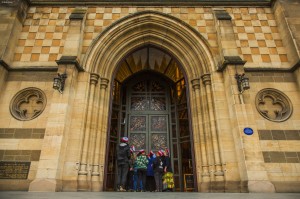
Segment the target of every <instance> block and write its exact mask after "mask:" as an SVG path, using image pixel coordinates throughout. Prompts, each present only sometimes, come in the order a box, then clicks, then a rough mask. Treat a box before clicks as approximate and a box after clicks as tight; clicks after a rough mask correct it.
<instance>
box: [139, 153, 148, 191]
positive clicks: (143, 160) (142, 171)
mask: <svg viewBox="0 0 300 199" xmlns="http://www.w3.org/2000/svg"><path fill="white" fill-rule="evenodd" d="M147 165H148V159H147V157H146V154H145V150H144V149H141V150H140V151H139V153H138V155H137V158H136V168H137V173H138V182H137V191H141V192H145V185H146V175H147Z"/></svg>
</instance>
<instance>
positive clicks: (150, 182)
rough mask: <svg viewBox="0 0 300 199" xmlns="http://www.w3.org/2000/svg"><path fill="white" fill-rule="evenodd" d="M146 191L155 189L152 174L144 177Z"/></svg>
mask: <svg viewBox="0 0 300 199" xmlns="http://www.w3.org/2000/svg"><path fill="white" fill-rule="evenodd" d="M146 191H155V180H154V176H147V178H146Z"/></svg>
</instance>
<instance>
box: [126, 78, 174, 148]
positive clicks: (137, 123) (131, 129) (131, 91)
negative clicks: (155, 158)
mask: <svg viewBox="0 0 300 199" xmlns="http://www.w3.org/2000/svg"><path fill="white" fill-rule="evenodd" d="M127 93H128V95H127V100H126V101H127V103H126V106H127V107H126V115H127V117H126V118H127V122H126V123H127V124H128V125H127V126H126V127H127V128H126V129H127V134H128V137H129V140H130V144H131V145H134V146H135V149H136V150H140V149H145V150H146V153H149V152H150V151H153V152H156V151H158V150H160V149H164V150H165V149H166V148H169V143H170V140H169V132H170V123H169V120H170V113H171V112H170V106H169V104H170V101H169V96H170V91H169V88H168V86H167V84H166V83H165V82H164V81H162V80H160V79H153V78H151V79H150V78H145V77H144V78H141V79H138V80H136V81H133V82H132V83H130V84H129V85H128V87H127Z"/></svg>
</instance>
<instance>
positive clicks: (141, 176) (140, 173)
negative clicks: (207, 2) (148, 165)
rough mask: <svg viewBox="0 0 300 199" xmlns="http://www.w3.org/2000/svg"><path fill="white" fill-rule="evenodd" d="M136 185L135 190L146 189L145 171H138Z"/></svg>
mask: <svg viewBox="0 0 300 199" xmlns="http://www.w3.org/2000/svg"><path fill="white" fill-rule="evenodd" d="M137 173H138V183H137V189H138V190H143V191H145V187H146V177H147V170H146V169H138V170H137ZM141 181H142V184H143V185H142V187H141Z"/></svg>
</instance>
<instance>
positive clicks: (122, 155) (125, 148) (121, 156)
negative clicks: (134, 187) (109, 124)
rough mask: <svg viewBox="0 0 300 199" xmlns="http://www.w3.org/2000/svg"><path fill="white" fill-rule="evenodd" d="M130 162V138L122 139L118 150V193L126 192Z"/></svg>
mask: <svg viewBox="0 0 300 199" xmlns="http://www.w3.org/2000/svg"><path fill="white" fill-rule="evenodd" d="M129 160H130V147H129V145H128V138H127V137H122V138H121V143H120V144H119V146H118V148H117V164H118V179H117V191H126V189H125V185H126V181H127V173H128V168H129Z"/></svg>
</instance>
